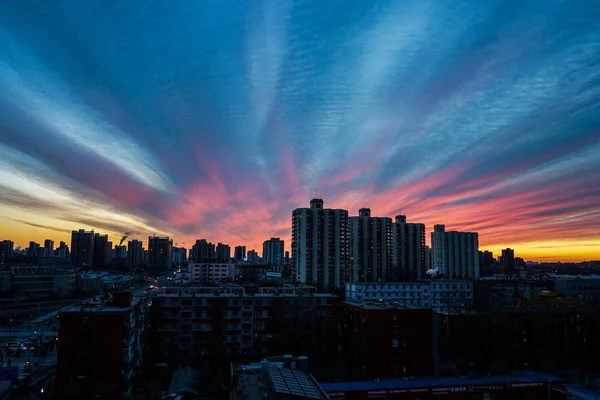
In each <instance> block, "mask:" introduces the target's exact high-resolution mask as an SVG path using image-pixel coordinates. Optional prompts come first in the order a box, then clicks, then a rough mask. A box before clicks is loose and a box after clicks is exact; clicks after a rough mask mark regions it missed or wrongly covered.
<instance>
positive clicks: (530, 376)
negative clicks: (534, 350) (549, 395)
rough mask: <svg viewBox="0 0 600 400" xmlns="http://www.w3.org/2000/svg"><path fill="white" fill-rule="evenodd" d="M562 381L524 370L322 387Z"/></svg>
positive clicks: (348, 388)
mask: <svg viewBox="0 0 600 400" xmlns="http://www.w3.org/2000/svg"><path fill="white" fill-rule="evenodd" d="M549 381H557V382H558V381H561V379H559V378H556V377H553V376H550V375H545V374H538V373H535V372H522V373H519V374H514V375H507V376H485V377H480V378H458V377H451V378H433V377H423V378H413V379H408V380H404V379H391V380H387V379H386V380H379V381H377V382H376V381H365V382H334V383H322V384H321V387H322V388H323V389H324V390H325V391H327V392H336V391H340V392H345V391H363V390H378V389H381V390H383V389H409V388H418V387H445V386H458V385H485V384H494V383H499V384H504V383H532V382H549Z"/></svg>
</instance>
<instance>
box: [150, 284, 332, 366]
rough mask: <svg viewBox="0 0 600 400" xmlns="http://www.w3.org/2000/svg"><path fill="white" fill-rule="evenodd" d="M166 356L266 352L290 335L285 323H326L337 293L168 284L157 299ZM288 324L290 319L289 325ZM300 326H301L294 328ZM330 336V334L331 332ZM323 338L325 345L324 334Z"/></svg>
mask: <svg viewBox="0 0 600 400" xmlns="http://www.w3.org/2000/svg"><path fill="white" fill-rule="evenodd" d="M152 302H153V311H154V312H156V321H157V329H158V332H159V335H160V337H161V341H162V348H163V349H164V352H165V353H164V354H163V356H165V357H172V356H176V357H179V358H182V359H190V358H196V357H198V356H204V355H208V354H211V352H212V351H214V350H213V349H214V346H215V344H217V345H219V344H221V343H223V344H224V346H225V348H224V349H223V351H224V352H225V354H226V355H227V356H240V355H242V356H244V355H245V356H265V355H268V354H269V353H270V352H271V351H273V346H275V345H276V343H277V342H278V341H279V340H285V338H286V337H288V336H289V334H288V333H287V331H283V330H282V329H286V328H288V327H286V326H282V324H281V321H282V320H285V319H286V318H290V320H291V318H298V323H299V324H300V323H304V324H306V323H307V320H310V317H307V318H303V314H302V313H303V312H306V313H308V314H310V316H312V317H314V323H317V324H320V323H323V322H326V321H327V320H328V318H329V315H330V314H331V312H332V310H333V307H334V306H335V304H336V302H337V296H333V295H330V294H317V293H316V288H314V287H312V288H311V287H279V288H277V287H272V288H259V289H258V291H257V293H246V291H245V289H244V288H243V287H241V286H236V285H229V286H220V287H192V288H176V287H174V288H164V289H159V290H158V292H157V293H156V294H155V296H154V297H153V300H152ZM288 325H289V323H288ZM296 329H299V328H296ZM327 335H329V336H330V333H329V332H327ZM313 336H314V340H315V341H317V340H322V341H323V345H324V346H326V347H327V348H330V347H331V346H328V345H327V343H325V342H326V338H320V337H317V331H316V330H315V332H313Z"/></svg>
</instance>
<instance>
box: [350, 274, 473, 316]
mask: <svg viewBox="0 0 600 400" xmlns="http://www.w3.org/2000/svg"><path fill="white" fill-rule="evenodd" d="M346 300H349V301H356V302H363V301H378V300H383V301H385V302H391V301H394V302H397V303H401V304H404V305H407V306H413V307H424V308H433V309H463V308H469V307H470V306H471V305H472V303H473V282H472V281H469V280H449V279H443V280H431V281H417V282H369V283H363V282H351V283H346Z"/></svg>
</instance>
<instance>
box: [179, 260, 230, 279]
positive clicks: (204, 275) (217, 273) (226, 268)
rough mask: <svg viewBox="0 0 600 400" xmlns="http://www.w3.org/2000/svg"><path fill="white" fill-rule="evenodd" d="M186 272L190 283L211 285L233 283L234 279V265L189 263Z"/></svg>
mask: <svg viewBox="0 0 600 400" xmlns="http://www.w3.org/2000/svg"><path fill="white" fill-rule="evenodd" d="M188 272H190V278H191V280H192V282H196V283H201V284H213V283H220V282H233V280H234V279H235V264H232V263H190V264H188Z"/></svg>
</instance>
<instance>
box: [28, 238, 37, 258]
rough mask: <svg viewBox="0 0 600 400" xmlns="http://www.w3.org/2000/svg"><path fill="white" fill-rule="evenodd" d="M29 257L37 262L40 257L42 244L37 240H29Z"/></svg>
mask: <svg viewBox="0 0 600 400" xmlns="http://www.w3.org/2000/svg"><path fill="white" fill-rule="evenodd" d="M27 257H28V258H29V260H31V261H33V262H36V261H37V260H38V259H39V258H40V244H39V243H36V242H33V241H31V242H29V247H28V248H27Z"/></svg>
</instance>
